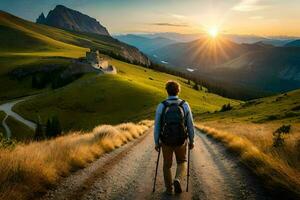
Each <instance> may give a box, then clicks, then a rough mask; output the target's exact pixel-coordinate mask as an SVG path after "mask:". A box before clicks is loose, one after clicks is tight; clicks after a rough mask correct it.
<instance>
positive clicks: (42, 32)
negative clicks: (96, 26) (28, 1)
mask: <svg viewBox="0 0 300 200" xmlns="http://www.w3.org/2000/svg"><path fill="white" fill-rule="evenodd" d="M0 40H1V43H0V91H1V93H0V101H7V100H8V99H13V98H16V97H20V96H25V95H29V94H33V93H39V92H44V91H45V90H47V88H46V89H44V90H35V89H32V88H31V77H27V78H24V79H22V80H18V81H17V80H14V79H12V78H11V77H10V76H9V73H10V72H11V71H12V70H13V69H16V68H20V67H22V68H40V67H43V66H51V65H55V66H61V67H65V66H67V65H68V64H69V63H70V61H71V59H72V58H78V57H82V56H84V55H85V52H86V51H88V49H89V48H97V49H99V50H100V51H101V52H104V53H105V52H107V53H108V54H111V53H113V54H115V55H120V56H123V57H125V58H126V59H128V60H130V61H134V62H141V63H146V62H148V59H147V58H146V57H145V56H143V55H142V54H141V53H140V52H139V51H138V50H137V49H136V48H134V47H131V46H128V45H126V44H124V43H121V42H119V41H118V40H116V39H113V38H111V37H108V36H101V35H96V34H83V33H77V32H70V31H65V30H61V29H57V28H53V27H49V26H44V25H40V24H35V23H32V22H29V21H26V20H23V19H20V18H18V17H15V16H13V15H10V14H8V13H6V12H3V11H0Z"/></svg>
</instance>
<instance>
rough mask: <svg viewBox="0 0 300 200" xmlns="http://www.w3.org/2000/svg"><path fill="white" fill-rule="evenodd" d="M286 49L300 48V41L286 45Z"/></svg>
mask: <svg viewBox="0 0 300 200" xmlns="http://www.w3.org/2000/svg"><path fill="white" fill-rule="evenodd" d="M284 46H285V47H300V40H294V41H291V42H289V43H287V44H285V45H284Z"/></svg>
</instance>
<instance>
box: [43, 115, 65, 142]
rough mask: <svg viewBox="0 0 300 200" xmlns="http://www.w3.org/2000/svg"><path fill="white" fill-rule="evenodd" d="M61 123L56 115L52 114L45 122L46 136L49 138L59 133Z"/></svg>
mask: <svg viewBox="0 0 300 200" xmlns="http://www.w3.org/2000/svg"><path fill="white" fill-rule="evenodd" d="M61 132H62V130H61V125H60V122H59V119H58V117H56V116H54V117H52V118H51V119H48V120H47V124H46V136H47V137H49V138H53V137H57V136H59V135H61Z"/></svg>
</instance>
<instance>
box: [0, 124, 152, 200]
mask: <svg viewBox="0 0 300 200" xmlns="http://www.w3.org/2000/svg"><path fill="white" fill-rule="evenodd" d="M152 124H153V122H151V121H141V122H140V123H137V124H133V123H125V124H119V125H116V126H110V125H101V126H97V127H95V128H94V129H93V130H92V131H91V132H70V133H68V134H66V135H64V136H61V137H57V138H54V139H50V140H45V141H41V142H31V143H29V144H26V145H25V144H22V143H19V144H16V146H14V147H13V148H6V149H0V157H1V159H0V174H1V176H0V199H8V200H9V199H20V200H22V199H32V198H33V197H35V196H36V195H37V194H41V193H42V192H44V191H46V190H47V188H48V187H49V186H51V185H52V186H53V185H55V184H56V183H57V182H58V180H59V179H60V178H61V177H62V176H66V175H68V174H69V173H70V172H71V171H74V170H76V169H80V168H83V167H85V166H86V165H87V164H88V163H90V162H92V161H93V160H95V159H96V158H98V157H99V156H101V155H102V154H103V153H106V152H110V151H112V150H114V149H115V148H118V147H120V146H122V145H123V144H125V143H127V142H129V141H131V140H133V139H135V138H138V137H139V136H141V135H142V134H144V133H145V132H146V130H147V129H149V127H150V126H152ZM57 150H59V151H57Z"/></svg>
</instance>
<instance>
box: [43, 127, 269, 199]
mask: <svg viewBox="0 0 300 200" xmlns="http://www.w3.org/2000/svg"><path fill="white" fill-rule="evenodd" d="M156 158H157V153H156V152H155V151H154V145H153V135H152V130H150V131H149V133H148V134H146V135H144V136H142V137H141V138H140V139H138V140H135V141H134V142H131V143H128V144H126V145H125V146H123V147H121V148H119V149H117V150H115V151H113V152H111V153H109V154H106V155H104V156H102V157H101V158H100V159H98V160H97V161H95V162H93V163H92V164H90V165H89V166H88V167H87V168H85V169H83V170H80V171H77V172H76V173H74V174H73V175H71V176H69V177H67V178H65V179H64V180H62V182H61V183H60V184H59V185H58V187H57V188H56V189H55V190H52V191H49V192H48V193H47V194H46V195H45V196H43V197H42V198H41V199H47V200H48V199H56V200H58V199H74V200H76V199H104V200H105V199H130V200H131V199H137V200H141V199H201V200H214V199H220V200H221V199H222V200H225V199H271V198H270V197H268V196H269V194H268V193H267V192H266V191H265V190H264V189H263V188H262V186H261V184H260V183H259V182H258V181H257V180H256V179H255V178H254V177H253V176H252V175H251V174H250V173H249V172H248V171H247V170H246V169H244V167H243V166H241V164H239V163H238V161H237V160H236V158H234V157H232V156H231V155H229V154H228V153H227V152H226V150H225V149H224V148H223V146H222V145H220V144H218V143H216V142H215V141H213V140H211V139H210V138H207V137H206V136H205V135H204V134H202V133H200V132H199V131H197V133H196V136H195V148H194V149H193V151H192V153H191V177H190V192H189V193H186V192H184V193H182V194H181V195H176V196H172V197H170V196H166V195H164V193H163V192H164V187H163V178H162V177H163V175H162V162H160V166H159V173H158V179H157V191H156V192H155V193H154V194H153V193H152V183H153V177H154V173H155V162H156ZM161 161H162V159H161ZM174 167H175V164H174V165H173V168H174ZM173 170H174V169H173ZM184 187H185V182H184Z"/></svg>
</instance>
